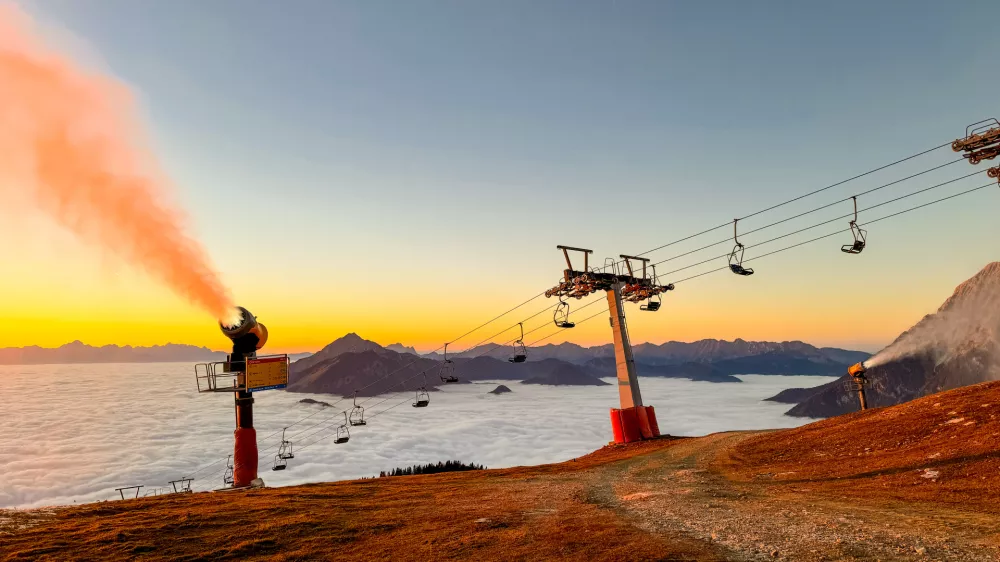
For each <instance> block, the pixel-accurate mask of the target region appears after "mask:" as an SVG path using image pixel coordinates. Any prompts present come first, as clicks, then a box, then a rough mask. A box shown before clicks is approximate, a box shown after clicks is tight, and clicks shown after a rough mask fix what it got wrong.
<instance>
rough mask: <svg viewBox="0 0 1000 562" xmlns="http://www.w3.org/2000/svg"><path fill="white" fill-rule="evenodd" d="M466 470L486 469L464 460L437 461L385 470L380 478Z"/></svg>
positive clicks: (380, 474)
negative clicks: (466, 462)
mask: <svg viewBox="0 0 1000 562" xmlns="http://www.w3.org/2000/svg"><path fill="white" fill-rule="evenodd" d="M465 470H486V467H485V466H483V465H481V464H475V463H470V464H465V463H463V462H462V461H444V462H441V461H438V462H437V463H428V464H415V465H413V466H407V467H405V468H394V469H392V470H390V471H388V472H386V471H385V470H383V471H382V472H380V473H379V475H378V476H379V478H385V477H387V476H412V475H414V474H437V473H439V472H462V471H465Z"/></svg>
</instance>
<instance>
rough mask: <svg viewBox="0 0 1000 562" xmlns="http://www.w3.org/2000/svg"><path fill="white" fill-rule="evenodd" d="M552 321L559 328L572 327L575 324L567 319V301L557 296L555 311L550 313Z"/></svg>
mask: <svg viewBox="0 0 1000 562" xmlns="http://www.w3.org/2000/svg"><path fill="white" fill-rule="evenodd" d="M552 321H553V322H555V324H556V326H557V327H559V328H574V327H576V324H575V323H573V322H570V321H569V303H568V302H566V301H564V300H563V298H562V297H561V296H560V297H559V304H557V305H556V310H555V312H553V313H552Z"/></svg>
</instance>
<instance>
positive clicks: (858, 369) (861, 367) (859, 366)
mask: <svg viewBox="0 0 1000 562" xmlns="http://www.w3.org/2000/svg"><path fill="white" fill-rule="evenodd" d="M867 372H868V369H866V368H865V363H864V361H862V362H861V363H855V364H854V365H851V366H850V367H849V368H848V369H847V374H848V375H851V376H852V377H854V378H858V377H864V376H865V373H867Z"/></svg>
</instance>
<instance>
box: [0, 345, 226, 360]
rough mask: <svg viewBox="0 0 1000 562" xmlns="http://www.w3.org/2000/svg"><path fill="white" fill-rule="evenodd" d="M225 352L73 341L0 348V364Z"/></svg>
mask: <svg viewBox="0 0 1000 562" xmlns="http://www.w3.org/2000/svg"><path fill="white" fill-rule="evenodd" d="M225 358H226V354H225V352H217V351H212V350H210V349H208V348H207V347H197V346H193V345H183V344H175V343H168V344H166V345H154V346H151V347H132V346H130V345H126V346H117V345H104V346H100V347H95V346H91V345H87V344H85V343H83V342H81V341H74V342H72V343H67V344H65V345H61V346H59V347H52V348H49V347H38V346H28V347H5V348H0V365H43V364H50V365H56V364H73V363H169V362H173V361H185V362H195V361H223V360H225Z"/></svg>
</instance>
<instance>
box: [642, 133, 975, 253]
mask: <svg viewBox="0 0 1000 562" xmlns="http://www.w3.org/2000/svg"><path fill="white" fill-rule="evenodd" d="M946 146H951V142H946V143H944V144H941V145H938V146H935V147H934V148H929V149H927V150H924V151H922V152H918V153H916V154H913V155H911V156H907V157H906V158H902V159H899V160H896V161H895V162H891V163H889V164H885V165H884V166H879V167H878V168H873V169H871V170H868V171H867V172H864V173H862V174H858V175H856V176H852V177H850V178H847V179H846V180H841V181H839V182H837V183H833V184H830V185H828V186H826V187H823V188H820V189H817V190H814V191H810V192H809V193H805V194H803V195H799V196H798V197H793V198H792V199H789V200H787V201H783V202H781V203H778V204H776V205H772V206H770V207H767V208H766V209H761V210H759V211H756V212H753V213H750V214H749V215H745V216H742V217H740V218H739V220H744V219H748V218H751V217H755V216H757V215H760V214H763V213H766V212H768V211H773V210H774V209H777V208H779V207H783V206H785V205H788V204H789V203H794V202H796V201H800V200H802V199H805V198H806V197H811V196H813V195H816V194H817V193H822V192H824V191H826V190H828V189H832V188H834V187H837V186H841V185H844V184H845V183H848V182H851V181H854V180H856V179H860V178H863V177H865V176H868V175H871V174H874V173H875V172H880V171H882V170H885V169H887V168H891V167H892V166H895V165H897V164H902V163H903V162H907V161H909V160H913V159H914V158H918V157H920V156H924V155H925V154H930V153H931V152H934V151H935V150H939V149H941V148H944V147H946ZM960 160H963V159H961V158H960V159H959V161H960ZM951 163H952V162H949V164H951ZM730 224H732V223H731V222H729V221H726V222H725V223H722V224H720V225H718V226H715V227H712V228H709V229H707V230H703V231H701V232H699V233H697V234H692V235H690V236H686V237H684V238H680V239H678V240H674V241H673V242H669V243H667V244H663V245H662V246H657V247H656V248H653V249H652V250H647V251H645V252H642V253H641V254H637V255H639V256H644V255H646V254H650V253H653V252H655V251H658V250H662V249H663V248H666V247H669V246H673V245H675V244H679V243H681V242H685V241H687V240H691V239H692V238H697V237H698V236H701V235H703V234H708V233H709V232H714V231H716V230H720V229H722V228H726V227H728V226H729V225H730Z"/></svg>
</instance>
